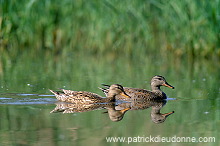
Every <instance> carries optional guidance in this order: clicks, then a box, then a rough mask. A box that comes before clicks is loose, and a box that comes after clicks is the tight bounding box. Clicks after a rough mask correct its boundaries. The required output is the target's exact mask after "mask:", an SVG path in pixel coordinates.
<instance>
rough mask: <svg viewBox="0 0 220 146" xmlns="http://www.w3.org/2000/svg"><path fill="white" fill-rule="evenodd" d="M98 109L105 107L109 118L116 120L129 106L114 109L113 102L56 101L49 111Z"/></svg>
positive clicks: (63, 111) (71, 111) (70, 111)
mask: <svg viewBox="0 0 220 146" xmlns="http://www.w3.org/2000/svg"><path fill="white" fill-rule="evenodd" d="M98 109H107V110H108V111H107V112H104V113H108V115H109V118H110V120H112V121H114V122H116V121H120V120H122V119H123V117H124V114H125V112H126V111H128V110H129V109H130V108H125V109H122V110H116V109H115V103H113V102H111V103H104V104H102V103H100V104H99V103H95V104H81V105H80V104H72V103H64V102H58V103H56V107H55V108H54V109H53V110H52V111H51V112H50V113H58V112H62V113H64V114H65V113H79V112H88V111H93V110H98Z"/></svg>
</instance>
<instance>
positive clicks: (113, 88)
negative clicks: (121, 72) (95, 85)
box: [108, 84, 131, 98]
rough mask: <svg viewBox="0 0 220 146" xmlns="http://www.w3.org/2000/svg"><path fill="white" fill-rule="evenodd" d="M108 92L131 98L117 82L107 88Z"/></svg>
mask: <svg viewBox="0 0 220 146" xmlns="http://www.w3.org/2000/svg"><path fill="white" fill-rule="evenodd" d="M108 94H109V95H113V96H115V95H119V94H120V95H122V96H124V97H127V98H131V97H130V96H128V95H127V93H125V91H124V88H123V87H122V86H121V85H119V84H112V85H111V86H110V88H109V92H108Z"/></svg>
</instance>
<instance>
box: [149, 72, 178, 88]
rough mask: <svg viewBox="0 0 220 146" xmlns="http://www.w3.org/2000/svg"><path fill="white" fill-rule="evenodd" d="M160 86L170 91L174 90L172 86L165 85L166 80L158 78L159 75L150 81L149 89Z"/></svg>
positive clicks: (161, 77)
mask: <svg viewBox="0 0 220 146" xmlns="http://www.w3.org/2000/svg"><path fill="white" fill-rule="evenodd" d="M160 86H166V87H169V88H171V89H174V87H173V86H171V85H170V84H168V83H167V81H166V79H165V78H164V77H163V76H159V75H157V76H154V77H153V78H152V79H151V87H160Z"/></svg>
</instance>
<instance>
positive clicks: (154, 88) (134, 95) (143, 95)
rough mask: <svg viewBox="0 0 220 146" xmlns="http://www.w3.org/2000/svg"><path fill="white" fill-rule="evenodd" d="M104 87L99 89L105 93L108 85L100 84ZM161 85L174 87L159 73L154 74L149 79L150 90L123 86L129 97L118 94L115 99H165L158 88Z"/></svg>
mask: <svg viewBox="0 0 220 146" xmlns="http://www.w3.org/2000/svg"><path fill="white" fill-rule="evenodd" d="M102 85H103V86H104V87H105V88H99V89H101V90H102V91H103V92H104V93H105V94H108V92H109V87H110V86H109V85H105V84H102ZM161 86H165V87H169V88H171V89H174V87H173V86H172V85H170V84H169V83H167V81H166V79H165V78H164V77H163V76H161V75H156V76H154V77H152V79H151V91H149V90H146V89H141V88H130V87H124V91H125V92H126V94H127V95H129V96H130V97H131V98H124V97H122V96H120V95H117V96H116V99H117V100H140V99H141V100H142V99H144V100H151V99H167V96H166V94H165V93H164V92H163V91H162V90H161V89H160V87H161Z"/></svg>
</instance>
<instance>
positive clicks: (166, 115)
mask: <svg viewBox="0 0 220 146" xmlns="http://www.w3.org/2000/svg"><path fill="white" fill-rule="evenodd" d="M173 113H174V111H172V112H169V113H165V114H163V116H164V117H168V116H169V115H171V114H173Z"/></svg>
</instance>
